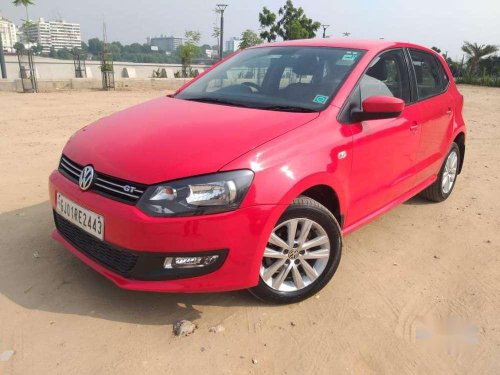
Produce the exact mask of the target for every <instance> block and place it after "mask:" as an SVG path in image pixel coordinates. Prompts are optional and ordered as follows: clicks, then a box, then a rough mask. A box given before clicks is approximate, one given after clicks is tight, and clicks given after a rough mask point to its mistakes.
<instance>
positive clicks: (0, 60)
mask: <svg viewBox="0 0 500 375" xmlns="http://www.w3.org/2000/svg"><path fill="white" fill-rule="evenodd" d="M0 69H1V70H2V78H7V69H6V68H5V56H4V55H3V41H2V32H1V31H0Z"/></svg>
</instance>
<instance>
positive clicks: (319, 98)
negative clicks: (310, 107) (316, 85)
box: [313, 95, 328, 104]
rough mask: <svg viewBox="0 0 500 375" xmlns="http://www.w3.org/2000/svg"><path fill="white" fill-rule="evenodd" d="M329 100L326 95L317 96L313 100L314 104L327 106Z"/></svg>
mask: <svg viewBox="0 0 500 375" xmlns="http://www.w3.org/2000/svg"><path fill="white" fill-rule="evenodd" d="M327 100H328V96H325V95H316V96H315V97H314V99H313V102H314V103H319V104H325V103H326V102H327Z"/></svg>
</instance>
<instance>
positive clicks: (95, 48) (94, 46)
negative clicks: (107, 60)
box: [89, 38, 104, 56]
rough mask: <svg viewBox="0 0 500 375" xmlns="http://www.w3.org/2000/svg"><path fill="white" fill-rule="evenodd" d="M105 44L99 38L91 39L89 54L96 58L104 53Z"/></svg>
mask: <svg viewBox="0 0 500 375" xmlns="http://www.w3.org/2000/svg"><path fill="white" fill-rule="evenodd" d="M103 46H104V43H103V42H102V41H101V40H99V39H98V38H92V39H89V52H90V53H91V54H92V55H94V56H99V55H100V54H101V53H102V50H103Z"/></svg>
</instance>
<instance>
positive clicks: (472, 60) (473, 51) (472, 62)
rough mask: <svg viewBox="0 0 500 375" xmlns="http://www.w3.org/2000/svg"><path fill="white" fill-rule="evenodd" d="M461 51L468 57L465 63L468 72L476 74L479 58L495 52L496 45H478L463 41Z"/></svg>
mask: <svg viewBox="0 0 500 375" xmlns="http://www.w3.org/2000/svg"><path fill="white" fill-rule="evenodd" d="M462 51H464V52H465V54H466V55H467V57H468V61H467V65H468V70H469V73H471V74H477V73H478V71H479V64H480V62H481V60H482V59H483V58H484V57H486V56H488V55H491V54H493V53H495V52H497V51H498V47H497V46H495V45H492V44H481V45H479V44H477V43H469V42H464V45H463V46H462Z"/></svg>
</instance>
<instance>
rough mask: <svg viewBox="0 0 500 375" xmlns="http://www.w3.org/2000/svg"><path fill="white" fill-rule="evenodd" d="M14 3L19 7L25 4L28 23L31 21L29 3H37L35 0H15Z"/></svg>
mask: <svg viewBox="0 0 500 375" xmlns="http://www.w3.org/2000/svg"><path fill="white" fill-rule="evenodd" d="M12 3H13V4H14V5H15V6H16V7H18V6H23V7H24V8H25V9H26V23H28V22H29V20H30V16H29V14H28V6H29V5H35V3H34V2H33V0H13V1H12Z"/></svg>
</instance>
